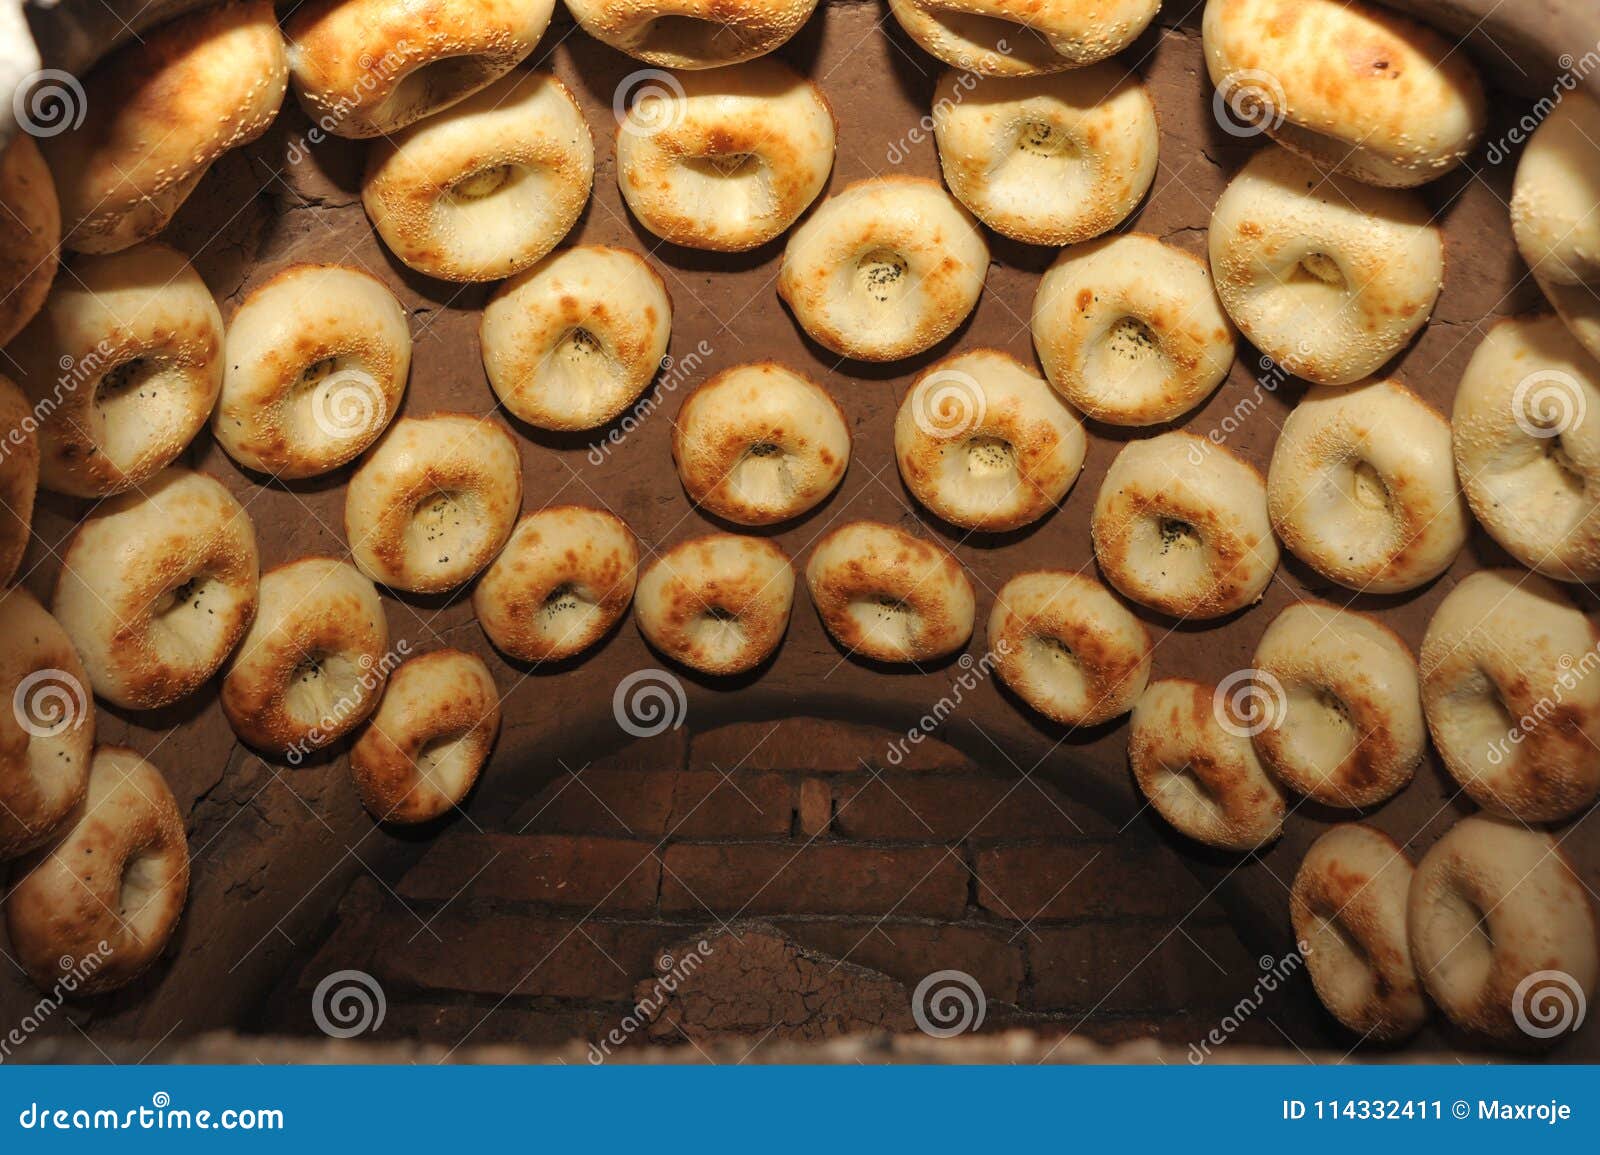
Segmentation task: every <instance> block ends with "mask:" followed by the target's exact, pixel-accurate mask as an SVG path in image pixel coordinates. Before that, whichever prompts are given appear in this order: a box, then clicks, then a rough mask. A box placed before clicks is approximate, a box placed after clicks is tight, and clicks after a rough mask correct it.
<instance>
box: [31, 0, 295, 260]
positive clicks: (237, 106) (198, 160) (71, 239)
mask: <svg viewBox="0 0 1600 1155" xmlns="http://www.w3.org/2000/svg"><path fill="white" fill-rule="evenodd" d="M288 83H289V60H288V56H287V55H286V53H285V51H284V44H283V36H282V34H281V33H279V31H278V19H277V16H276V15H275V14H274V13H273V9H272V4H271V3H270V2H269V0H233V2H229V3H225V4H212V5H208V6H206V7H204V8H201V9H200V10H198V11H192V12H188V13H185V14H184V15H182V16H179V17H177V18H176V19H173V20H169V21H167V22H166V23H164V24H161V25H159V26H157V27H156V28H155V29H154V30H153V31H147V32H145V33H143V34H142V35H139V36H134V37H131V38H130V39H129V40H128V41H127V42H125V43H124V44H123V45H122V46H121V47H119V48H118V49H117V50H116V51H114V52H112V53H111V55H109V56H108V57H106V58H105V59H104V60H102V61H100V62H99V63H98V64H96V65H95V67H94V68H93V70H92V71H90V73H89V74H88V75H87V76H86V77H85V78H84V80H83V84H82V90H81V91H80V92H78V93H77V94H76V99H74V100H73V101H71V102H70V106H69V109H68V111H72V110H76V111H77V112H79V113H81V114H82V121H81V123H80V124H79V126H78V127H77V128H73V129H71V130H70V131H60V130H61V129H62V128H64V127H65V126H64V125H52V126H50V127H51V128H52V129H53V130H56V131H55V135H52V136H48V137H46V138H45V139H42V140H41V141H40V142H39V148H40V151H41V152H43V153H44V157H45V160H46V161H47V162H48V163H49V165H50V173H51V176H53V177H54V178H55V186H56V194H57V196H58V197H60V201H61V219H62V227H63V230H64V232H65V237H64V241H63V243H64V244H65V245H66V247H67V248H69V249H73V250H75V251H77V252H80V253H114V252H117V251H119V250H121V249H125V248H127V247H128V246H129V245H133V244H137V243H138V242H139V241H143V240H147V239H148V238H150V237H153V236H155V235H156V234H157V233H159V232H160V231H161V230H162V229H164V228H166V227H167V224H168V223H169V222H170V221H171V220H172V218H173V216H174V215H176V213H177V211H178V209H180V208H181V207H182V206H183V203H184V201H186V200H187V199H188V198H189V194H190V193H192V192H194V190H195V186H196V185H198V184H199V183H200V178H201V177H203V176H205V174H206V172H207V171H208V170H209V169H210V168H211V166H212V164H213V163H215V162H216V160H217V159H218V158H219V157H221V156H222V155H223V154H224V153H226V152H229V151H231V150H232V149H235V148H239V147H240V146H241V145H245V144H249V143H250V142H251V141H253V140H255V139H256V138H257V137H259V136H260V135H261V134H262V133H264V132H266V130H267V127H268V126H269V125H271V124H272V122H273V121H274V120H275V119H276V118H277V115H278V108H279V106H280V105H282V104H283V94H284V92H285V90H286V89H287V87H288ZM156 283H157V284H160V282H159V281H157V282H156Z"/></svg>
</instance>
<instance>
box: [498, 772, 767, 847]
mask: <svg viewBox="0 0 1600 1155" xmlns="http://www.w3.org/2000/svg"><path fill="white" fill-rule="evenodd" d="M793 810H794V801H793V791H792V789H791V788H790V785H789V783H788V781H786V780H785V779H784V777H783V776H782V775H780V774H770V773H746V772H744V771H740V772H738V773H734V774H729V775H726V776H724V775H722V774H719V773H717V772H716V771H715V770H695V771H681V770H596V769H594V768H593V767H591V768H589V769H588V770H585V771H583V772H582V773H581V774H577V775H570V774H564V775H562V776H561V778H559V779H557V780H556V781H555V782H553V783H551V785H550V786H549V787H548V788H547V789H546V790H545V791H544V793H543V794H541V795H540V797H539V798H538V799H537V800H536V801H535V802H532V803H529V804H528V805H526V806H524V807H523V808H522V809H521V810H520V811H519V812H518V814H517V815H516V817H515V818H514V819H513V820H512V824H511V826H512V829H513V830H524V831H526V832H528V833H543V832H557V831H559V832H562V833H595V834H617V835H621V834H631V835H637V836H639V837H656V838H659V837H661V836H663V835H666V834H674V835H676V836H678V837H681V838H704V837H714V836H724V837H735V838H741V837H742V838H753V837H761V836H763V835H774V834H788V833H789V826H790V823H791V816H792V813H793Z"/></svg>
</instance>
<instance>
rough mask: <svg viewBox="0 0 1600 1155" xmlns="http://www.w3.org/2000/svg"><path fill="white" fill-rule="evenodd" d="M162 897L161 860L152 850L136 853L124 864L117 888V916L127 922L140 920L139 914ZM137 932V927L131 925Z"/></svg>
mask: <svg viewBox="0 0 1600 1155" xmlns="http://www.w3.org/2000/svg"><path fill="white" fill-rule="evenodd" d="M160 897H161V862H160V859H159V858H158V857H157V856H156V855H155V854H154V853H153V852H150V851H146V852H144V853H142V854H135V855H133V856H132V857H130V858H129V859H128V860H127V862H125V863H123V865H122V879H121V882H120V884H119V885H118V888H117V917H118V918H120V919H121V920H122V921H123V922H125V923H135V922H138V921H139V916H140V915H142V914H143V913H144V911H145V908H146V907H148V906H149V905H150V904H151V903H152V902H155V901H156V900H157V899H159V898H160ZM130 929H132V930H134V931H135V933H137V929H138V928H137V927H130Z"/></svg>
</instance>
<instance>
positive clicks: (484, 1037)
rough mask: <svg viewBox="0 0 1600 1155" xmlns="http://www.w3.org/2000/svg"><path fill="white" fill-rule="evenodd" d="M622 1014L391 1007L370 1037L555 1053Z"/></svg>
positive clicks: (639, 1040) (635, 1041) (601, 1031)
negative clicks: (544, 1049) (548, 1049)
mask: <svg viewBox="0 0 1600 1155" xmlns="http://www.w3.org/2000/svg"><path fill="white" fill-rule="evenodd" d="M626 1013H627V1012H626V1010H625V1009H615V1010H613V1009H611V1008H608V1007H596V1008H593V1009H581V1010H567V1009H564V1008H552V1009H550V1010H543V1009H538V1008H529V1007H526V1006H522V1005H514V1004H509V1003H508V1004H503V1005H501V1006H495V1005H494V1003H493V1002H490V1003H488V1004H487V1005H483V1006H478V1005H467V1006H458V1005H454V1004H449V1003H431V1002H417V1003H400V1004H398V1005H397V1004H395V1003H393V1002H391V1003H390V1004H389V1009H388V1013H387V1014H386V1015H385V1016H384V1020H383V1027H382V1028H381V1029H380V1030H378V1031H377V1032H376V1033H375V1034H374V1035H373V1036H372V1037H373V1038H375V1039H377V1040H380V1041H383V1040H388V1039H399V1038H418V1039H425V1040H429V1041H433V1042H443V1043H445V1044H446V1045H455V1044H457V1043H465V1044H466V1045H468V1046H473V1047H483V1046H493V1045H495V1044H500V1043H509V1044H515V1045H519V1046H524V1047H559V1046H563V1045H565V1044H567V1043H570V1042H571V1041H572V1040H573V1039H599V1038H602V1037H603V1036H604V1035H605V1034H606V1032H608V1031H610V1030H611V1029H612V1028H614V1027H615V1026H616V1025H617V1024H618V1023H619V1022H620V1021H621V1019H622V1017H623V1015H624V1014H626ZM646 1041H647V1040H646V1037H645V1034H644V1032H643V1031H638V1032H635V1034H634V1035H633V1036H632V1037H630V1038H628V1039H626V1040H625V1042H624V1043H623V1044H622V1045H623V1046H639V1045H642V1044H644V1043H645V1042H646ZM616 1049H618V1048H613V1050H616Z"/></svg>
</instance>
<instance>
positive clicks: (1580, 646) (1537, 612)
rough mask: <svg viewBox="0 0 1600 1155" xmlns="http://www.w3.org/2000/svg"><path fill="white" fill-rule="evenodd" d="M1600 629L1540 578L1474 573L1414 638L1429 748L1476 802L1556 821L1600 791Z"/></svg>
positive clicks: (1527, 817) (1558, 589)
mask: <svg viewBox="0 0 1600 1155" xmlns="http://www.w3.org/2000/svg"><path fill="white" fill-rule="evenodd" d="M1597 653H1600V630H1596V628H1595V627H1594V626H1593V625H1592V624H1590V622H1589V620H1588V619H1587V618H1586V617H1585V616H1584V615H1583V614H1582V613H1580V612H1579V610H1578V608H1577V607H1576V606H1574V605H1573V604H1572V602H1571V601H1570V600H1569V599H1568V598H1567V596H1566V594H1565V593H1564V592H1563V591H1562V589H1561V587H1560V586H1558V585H1556V584H1555V583H1554V582H1551V581H1549V580H1548V579H1546V578H1541V577H1538V576H1536V575H1534V574H1528V573H1523V572H1521V571H1513V570H1480V571H1479V572H1477V573H1474V574H1469V575H1468V576H1467V577H1465V578H1463V579H1462V580H1461V582H1460V584H1459V585H1457V586H1456V588H1455V589H1453V590H1451V591H1450V593H1449V594H1447V595H1446V596H1445V599H1444V600H1443V601H1442V602H1440V603H1439V608H1438V609H1436V610H1434V612H1433V619H1432V620H1431V621H1430V622H1429V623H1428V632H1427V634H1426V636H1424V638H1423V640H1422V705H1423V709H1424V710H1425V712H1426V714H1427V718H1428V729H1429V730H1430V731H1431V732H1432V734H1433V744H1434V745H1435V746H1436V747H1438V750H1439V756H1440V758H1442V759H1443V761H1444V764H1445V767H1446V768H1447V769H1448V770H1449V771H1450V774H1451V776H1452V777H1454V778H1455V780H1456V781H1457V782H1459V783H1460V784H1461V786H1462V788H1463V789H1464V790H1466V792H1467V793H1468V794H1469V795H1471V796H1472V798H1473V800H1474V801H1476V802H1477V803H1478V805H1480V806H1482V807H1484V808H1485V809H1487V810H1491V811H1493V812H1495V813H1498V814H1504V815H1510V816H1512V817H1515V818H1518V819H1521V820H1522V821H1523V822H1556V821H1560V820H1561V819H1563V818H1566V817H1568V816H1569V815H1572V814H1576V813H1577V812H1578V811H1580V810H1582V809H1583V808H1584V807H1586V806H1588V805H1589V803H1591V802H1593V801H1594V799H1595V797H1596V795H1600V677H1595V676H1594V671H1593V670H1592V667H1593V666H1594V664H1595V661H1596V654H1597Z"/></svg>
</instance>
